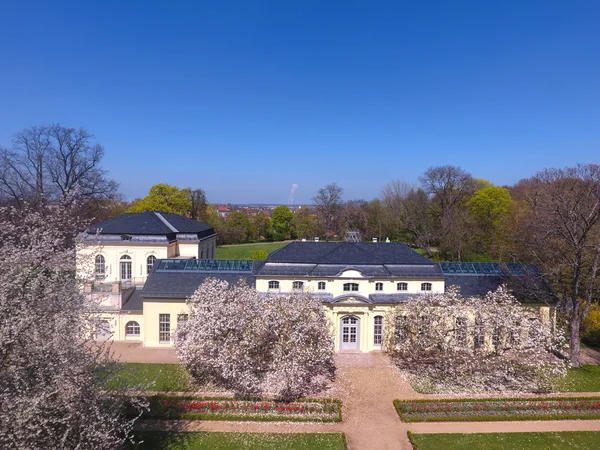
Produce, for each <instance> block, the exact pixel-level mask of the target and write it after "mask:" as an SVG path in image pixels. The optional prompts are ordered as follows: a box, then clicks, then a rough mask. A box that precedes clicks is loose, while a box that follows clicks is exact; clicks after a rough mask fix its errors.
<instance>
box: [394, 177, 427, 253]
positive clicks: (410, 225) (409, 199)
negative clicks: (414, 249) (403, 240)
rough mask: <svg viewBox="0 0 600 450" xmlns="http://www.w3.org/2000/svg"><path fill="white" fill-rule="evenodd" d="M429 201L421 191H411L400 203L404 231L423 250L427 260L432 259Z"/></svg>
mask: <svg viewBox="0 0 600 450" xmlns="http://www.w3.org/2000/svg"><path fill="white" fill-rule="evenodd" d="M429 203H430V200H429V197H428V196H427V194H426V193H425V191H424V190H423V189H416V190H411V191H410V192H409V193H408V195H407V196H406V198H405V199H404V201H403V202H402V210H401V217H402V223H403V226H404V230H405V231H406V232H408V234H409V235H410V236H412V239H413V241H414V243H415V244H416V245H418V246H419V247H421V248H423V249H425V251H426V252H427V256H428V257H429V258H431V257H433V251H432V250H431V243H432V240H433V234H434V230H433V221H432V218H431V213H430V204H429Z"/></svg>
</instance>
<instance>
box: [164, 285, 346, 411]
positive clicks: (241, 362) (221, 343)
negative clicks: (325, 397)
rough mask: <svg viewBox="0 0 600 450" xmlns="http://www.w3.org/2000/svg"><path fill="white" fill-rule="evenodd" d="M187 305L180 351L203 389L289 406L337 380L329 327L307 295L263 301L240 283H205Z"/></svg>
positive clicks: (319, 307)
mask: <svg viewBox="0 0 600 450" xmlns="http://www.w3.org/2000/svg"><path fill="white" fill-rule="evenodd" d="M187 303H188V306H189V309H190V314H189V319H188V320H187V321H185V322H183V323H182V324H180V325H179V326H178V328H177V330H176V331H175V335H174V338H175V350H176V353H177V356H178V357H179V359H180V361H181V362H182V363H183V364H184V365H185V366H186V367H187V368H188V369H189V371H190V373H191V374H192V376H193V377H194V378H195V379H196V380H197V381H198V382H199V383H205V382H213V383H215V384H216V385H218V386H222V387H224V388H226V389H229V390H232V391H234V392H235V393H236V394H237V395H238V396H240V397H258V396H273V397H275V398H276V399H277V400H283V401H292V400H295V399H298V398H301V397H304V396H306V395H307V394H314V393H316V392H319V391H320V390H322V389H323V388H324V387H325V386H326V385H327V382H328V381H329V380H333V378H334V377H335V363H334V351H333V348H334V344H333V338H332V335H331V333H330V324H329V321H328V319H327V317H326V315H325V311H324V309H323V306H322V304H321V301H320V300H319V299H317V298H314V297H313V296H311V295H310V294H308V293H302V292H295V293H291V294H285V295H273V296H264V295H262V294H260V293H258V292H256V290H255V289H253V288H251V287H249V286H246V285H245V284H243V283H238V284H236V285H234V286H229V285H228V283H226V282H224V281H219V280H215V279H208V280H206V281H205V282H204V283H203V284H202V285H201V286H200V287H199V288H198V290H197V291H196V292H195V293H194V295H193V296H192V297H191V298H189V299H188V302H187Z"/></svg>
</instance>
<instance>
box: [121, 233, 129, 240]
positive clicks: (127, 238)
mask: <svg viewBox="0 0 600 450" xmlns="http://www.w3.org/2000/svg"><path fill="white" fill-rule="evenodd" d="M121 240H122V241H130V240H131V235H130V234H122V235H121Z"/></svg>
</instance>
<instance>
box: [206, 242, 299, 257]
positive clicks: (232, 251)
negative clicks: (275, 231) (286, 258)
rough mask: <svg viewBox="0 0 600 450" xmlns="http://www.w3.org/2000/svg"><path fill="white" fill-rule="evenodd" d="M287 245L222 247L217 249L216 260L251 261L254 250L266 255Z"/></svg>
mask: <svg viewBox="0 0 600 450" xmlns="http://www.w3.org/2000/svg"><path fill="white" fill-rule="evenodd" d="M286 244H288V242H265V243H261V244H239V245H223V246H219V247H217V255H216V257H217V259H252V254H253V253H254V252H255V251H256V250H264V251H266V252H267V253H271V252H272V251H275V250H277V249H278V248H281V247H283V246H284V245H286Z"/></svg>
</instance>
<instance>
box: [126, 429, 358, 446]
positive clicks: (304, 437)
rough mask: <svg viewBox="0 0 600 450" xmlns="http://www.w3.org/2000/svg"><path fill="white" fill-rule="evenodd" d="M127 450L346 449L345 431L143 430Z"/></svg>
mask: <svg viewBox="0 0 600 450" xmlns="http://www.w3.org/2000/svg"><path fill="white" fill-rule="evenodd" d="M134 439H135V440H136V441H140V440H142V441H144V442H142V443H140V444H137V445H136V444H129V445H128V447H127V448H128V450H134V449H139V450H159V449H160V450H192V449H194V450H196V449H210V450H249V449H252V450H254V449H261V450H276V449H277V450H279V449H285V450H345V449H346V448H347V447H346V437H345V435H344V434H343V433H293V434H292V433H289V434H284V433H217V432H175V431H140V432H136V433H135V434H134Z"/></svg>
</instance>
